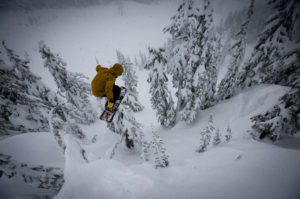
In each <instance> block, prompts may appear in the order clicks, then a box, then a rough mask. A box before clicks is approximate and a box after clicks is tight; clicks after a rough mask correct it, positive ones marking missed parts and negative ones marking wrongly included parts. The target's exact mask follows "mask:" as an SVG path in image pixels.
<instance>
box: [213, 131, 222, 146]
mask: <svg viewBox="0 0 300 199" xmlns="http://www.w3.org/2000/svg"><path fill="white" fill-rule="evenodd" d="M220 143H221V134H220V129H219V128H217V129H216V131H215V135H214V137H213V145H215V146H216V145H219V144H220Z"/></svg>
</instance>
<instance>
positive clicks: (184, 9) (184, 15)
mask: <svg viewBox="0 0 300 199" xmlns="http://www.w3.org/2000/svg"><path fill="white" fill-rule="evenodd" d="M192 10H193V1H192V0H184V1H183V2H182V3H181V4H180V6H179V8H178V9H177V13H176V14H175V15H174V16H173V17H172V18H171V24H170V25H169V26H168V27H166V28H165V29H164V32H165V33H170V34H171V35H172V48H171V49H170V52H169V53H170V56H169V58H168V63H167V68H168V72H169V73H170V74H171V75H172V78H173V86H174V87H175V88H177V108H176V112H177V113H178V112H179V111H180V110H181V109H182V107H183V106H184V104H185V103H186V101H185V100H184V98H183V96H182V90H183V89H184V88H185V84H186V80H187V79H188V77H187V75H188V74H189V71H187V67H186V66H187V63H188V59H189V56H190V46H189V40H190V34H191V33H190V32H189V30H190V21H189V19H188V18H189V14H191V13H192ZM189 79H190V78H189Z"/></svg>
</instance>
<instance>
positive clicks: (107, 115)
mask: <svg viewBox="0 0 300 199" xmlns="http://www.w3.org/2000/svg"><path fill="white" fill-rule="evenodd" d="M125 94H126V88H125V87H121V93H120V96H119V99H117V100H116V101H115V103H114V106H113V107H112V109H111V110H109V109H107V107H106V106H105V110H104V111H103V113H102V114H101V115H100V120H103V121H106V122H107V123H110V122H112V120H113V119H114V116H115V114H116V112H117V111H118V107H119V106H120V104H121V102H122V100H123V98H124V96H125Z"/></svg>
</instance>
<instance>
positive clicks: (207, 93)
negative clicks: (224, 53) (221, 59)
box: [198, 20, 220, 109]
mask: <svg viewBox="0 0 300 199" xmlns="http://www.w3.org/2000/svg"><path fill="white" fill-rule="evenodd" d="M211 21H212V20H211ZM208 35H209V36H208V37H207V41H206V51H205V54H204V58H203V60H204V68H205V74H202V75H201V74H200V79H199V80H198V82H200V81H201V79H202V78H201V77H202V76H203V75H206V77H207V79H206V81H207V82H206V83H205V84H204V85H206V87H204V88H205V90H203V93H201V94H200V97H201V98H202V100H201V106H200V107H201V109H206V108H209V107H211V106H213V105H215V103H216V102H215V101H216V100H215V93H216V85H217V61H218V56H220V55H219V54H218V51H217V49H216V48H217V45H218V43H217V38H216V35H215V30H213V29H212V30H210V31H209V32H208ZM200 84H201V83H200ZM200 88H203V86H200Z"/></svg>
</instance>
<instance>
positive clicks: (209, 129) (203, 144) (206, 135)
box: [196, 115, 216, 152]
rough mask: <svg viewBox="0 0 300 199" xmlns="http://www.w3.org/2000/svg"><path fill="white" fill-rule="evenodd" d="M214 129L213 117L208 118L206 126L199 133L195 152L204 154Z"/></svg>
mask: <svg viewBox="0 0 300 199" xmlns="http://www.w3.org/2000/svg"><path fill="white" fill-rule="evenodd" d="M215 130H216V128H215V127H214V125H213V117H212V115H210V116H209V120H208V124H207V126H206V127H205V128H204V129H203V130H202V131H201V132H200V135H201V138H200V143H199V146H198V148H197V149H196V152H205V151H206V149H207V147H208V145H209V144H210V141H211V137H212V134H213V133H214V132H215Z"/></svg>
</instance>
